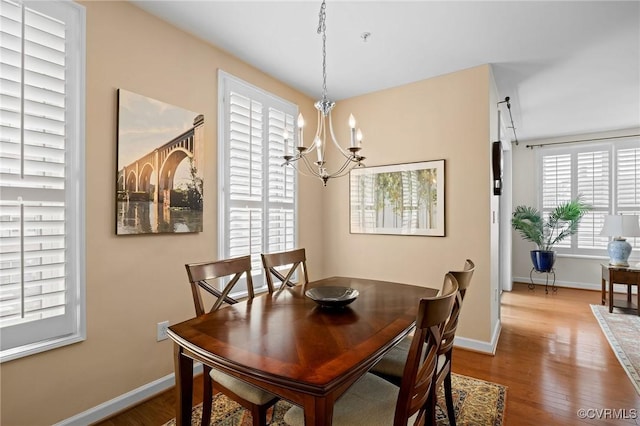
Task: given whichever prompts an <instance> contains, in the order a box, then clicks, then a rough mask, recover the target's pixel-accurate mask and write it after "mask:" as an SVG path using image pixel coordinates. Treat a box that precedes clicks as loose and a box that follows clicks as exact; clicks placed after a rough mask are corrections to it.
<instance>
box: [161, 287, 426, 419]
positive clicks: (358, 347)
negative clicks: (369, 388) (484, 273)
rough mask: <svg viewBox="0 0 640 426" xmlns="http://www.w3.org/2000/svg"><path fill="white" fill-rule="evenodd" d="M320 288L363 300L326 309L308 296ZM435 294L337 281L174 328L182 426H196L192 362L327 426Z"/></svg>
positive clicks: (273, 296)
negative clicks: (340, 402)
mask: <svg viewBox="0 0 640 426" xmlns="http://www.w3.org/2000/svg"><path fill="white" fill-rule="evenodd" d="M320 286H339V287H350V288H354V289H356V290H358V292H359V295H358V297H357V298H356V300H355V301H353V302H352V303H351V304H349V305H347V306H345V307H342V308H334V309H327V308H325V307H320V306H318V305H317V304H316V303H315V302H314V301H313V300H311V299H310V298H308V297H306V296H305V294H304V293H305V290H308V289H310V288H313V287H320ZM436 293H437V290H436V289H432V288H426V287H418V286H412V285H407V284H401V283H395V282H388V281H376V280H370V279H362V278H347V277H332V278H326V279H322V280H318V281H312V282H310V283H308V284H307V285H306V286H302V285H298V286H295V287H287V288H284V289H282V290H279V291H276V292H274V293H272V294H265V295H262V296H259V297H256V298H254V299H253V300H249V301H244V302H240V303H237V304H234V305H230V306H229V307H227V308H225V309H220V310H218V311H215V312H212V313H209V314H205V315H202V316H200V317H197V318H193V319H190V320H188V321H184V322H181V323H179V324H175V325H172V326H171V327H169V330H168V335H169V337H170V338H171V339H172V340H173V341H174V343H175V345H174V348H175V350H174V360H175V374H176V392H177V407H176V423H177V425H178V426H180V425H184V426H187V425H191V411H192V404H193V361H194V360H196V361H200V362H202V363H203V364H206V365H209V366H211V367H213V368H216V369H219V370H221V371H224V372H226V373H227V374H230V375H232V376H234V377H237V378H238V379H241V380H244V381H246V382H248V383H251V384H253V385H255V386H258V387H260V388H263V389H265V390H268V391H269V392H272V393H274V394H276V395H278V396H279V397H281V398H282V399H284V400H287V401H290V402H292V403H294V404H297V405H300V406H301V407H303V408H304V416H305V424H306V425H307V426H311V425H330V424H331V421H332V416H333V405H334V403H335V401H336V400H337V399H338V398H339V397H340V396H341V395H342V394H343V393H344V392H345V391H346V390H347V389H348V388H349V387H350V386H351V385H352V384H353V383H354V382H355V381H357V380H358V379H359V378H360V377H361V376H362V375H363V374H364V373H366V372H367V371H368V370H369V369H370V368H371V367H372V366H373V365H374V364H375V363H376V362H377V361H378V360H379V359H380V358H381V357H382V356H383V355H384V354H385V353H386V352H387V351H388V350H390V349H391V348H392V347H393V346H394V345H395V344H397V343H398V342H399V341H400V340H401V339H402V338H403V337H405V336H406V335H407V334H408V333H409V332H410V331H411V330H412V328H413V327H414V325H415V319H416V315H417V310H418V303H419V300H420V299H421V298H423V297H430V296H434V295H435V294H436Z"/></svg>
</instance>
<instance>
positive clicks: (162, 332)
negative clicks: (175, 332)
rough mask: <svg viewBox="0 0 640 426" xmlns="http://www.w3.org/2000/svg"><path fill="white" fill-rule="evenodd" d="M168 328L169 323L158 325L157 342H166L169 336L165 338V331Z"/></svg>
mask: <svg viewBox="0 0 640 426" xmlns="http://www.w3.org/2000/svg"><path fill="white" fill-rule="evenodd" d="M168 328H169V321H162V322H159V323H158V326H157V329H156V334H157V335H156V340H157V341H158V342H160V341H162V340H167V339H168V338H169V336H167V329H168Z"/></svg>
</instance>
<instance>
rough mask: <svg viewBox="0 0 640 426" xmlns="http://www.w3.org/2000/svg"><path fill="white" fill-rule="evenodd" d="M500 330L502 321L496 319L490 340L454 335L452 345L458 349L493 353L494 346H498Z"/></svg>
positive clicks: (494, 351)
mask: <svg viewBox="0 0 640 426" xmlns="http://www.w3.org/2000/svg"><path fill="white" fill-rule="evenodd" d="M501 330H502V323H501V322H500V320H499V319H498V321H497V322H496V325H495V327H494V328H493V333H492V335H491V341H490V342H485V341H482V340H475V339H469V338H467V337H462V336H456V337H455V339H454V340H453V345H454V346H455V347H458V348H460V349H467V350H469V351H474V352H480V353H484V354H489V355H495V353H496V348H497V347H498V339H499V338H500V331H501Z"/></svg>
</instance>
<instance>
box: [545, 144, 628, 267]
mask: <svg viewBox="0 0 640 426" xmlns="http://www.w3.org/2000/svg"><path fill="white" fill-rule="evenodd" d="M538 158H539V164H540V178H541V185H540V190H541V194H540V200H541V203H540V204H541V206H540V208H541V210H542V211H543V212H544V213H545V214H548V213H549V212H550V211H551V210H553V209H554V208H555V206H557V205H558V204H560V203H562V202H565V201H568V200H570V199H573V198H576V197H577V196H578V195H579V196H580V197H582V200H583V201H584V202H586V203H587V204H589V205H590V206H591V211H590V212H589V213H587V214H586V215H585V216H584V217H583V219H582V221H581V222H580V227H579V230H578V233H577V234H576V235H574V236H573V237H572V238H571V239H570V240H569V239H567V240H565V241H563V242H562V244H558V245H557V246H556V248H557V249H558V252H559V253H567V254H577V255H597V256H600V255H606V247H607V243H608V242H609V238H608V237H601V236H600V231H601V229H602V226H603V224H604V218H605V216H606V215H608V214H640V139H638V138H624V139H621V140H616V141H612V142H602V143H597V144H587V143H584V144H572V145H571V146H568V145H565V146H559V147H552V146H549V147H546V148H541V150H540V152H539V156H538ZM627 241H629V242H630V243H631V244H632V245H633V246H634V248H638V249H640V238H629V239H627ZM638 251H640V250H635V252H632V257H634V255H635V256H636V257H637V256H638Z"/></svg>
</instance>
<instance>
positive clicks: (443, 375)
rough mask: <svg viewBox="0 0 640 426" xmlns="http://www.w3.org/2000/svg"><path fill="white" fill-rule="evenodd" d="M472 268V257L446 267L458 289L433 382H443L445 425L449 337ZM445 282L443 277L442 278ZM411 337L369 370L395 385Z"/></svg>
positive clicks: (449, 401) (450, 410)
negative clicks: (457, 266) (456, 267)
mask: <svg viewBox="0 0 640 426" xmlns="http://www.w3.org/2000/svg"><path fill="white" fill-rule="evenodd" d="M474 271H475V264H474V263H473V261H472V260H470V259H467V260H466V261H465V264H464V268H463V269H462V270H461V271H450V272H449V274H451V275H453V276H454V277H455V278H456V281H457V282H458V292H457V294H456V298H455V301H454V305H453V309H452V311H451V316H450V317H449V319H448V320H447V323H446V325H445V328H444V332H443V335H442V336H443V337H442V344H441V345H440V348H439V349H438V364H437V369H436V385H435V389H436V390H437V389H439V388H440V386H441V385H443V384H444V397H445V401H446V405H447V417H448V419H449V425H451V426H455V424H456V415H455V409H454V406H453V392H452V388H451V358H452V355H453V341H454V338H455V335H456V330H457V328H458V317H459V316H460V310H461V309H462V302H463V301H464V296H465V294H466V292H467V289H468V288H469V285H470V284H471V277H472V276H473V272H474ZM445 284H446V280H445ZM410 344H411V340H409V339H407V338H405V339H403V340H402V341H400V343H398V344H397V345H396V346H395V347H394V348H393V349H391V350H390V351H389V352H387V354H386V355H385V356H384V357H383V358H382V359H381V360H380V361H379V362H378V363H377V364H376V365H374V366H373V368H372V369H371V372H372V373H373V374H376V375H377V376H379V377H381V378H383V379H385V380H387V381H389V382H391V383H394V384H396V385H399V384H400V382H401V381H402V375H403V374H404V364H405V362H406V360H407V356H408V352H409V346H410Z"/></svg>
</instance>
